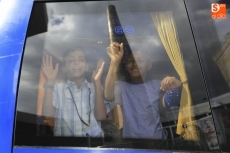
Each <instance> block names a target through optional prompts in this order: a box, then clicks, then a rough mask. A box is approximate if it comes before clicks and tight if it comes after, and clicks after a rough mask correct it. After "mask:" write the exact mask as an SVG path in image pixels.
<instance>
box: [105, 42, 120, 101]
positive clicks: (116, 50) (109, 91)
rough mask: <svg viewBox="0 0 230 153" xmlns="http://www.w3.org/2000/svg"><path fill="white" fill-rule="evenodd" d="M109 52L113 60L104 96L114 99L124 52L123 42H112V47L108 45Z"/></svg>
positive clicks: (107, 98)
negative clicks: (117, 75)
mask: <svg viewBox="0 0 230 153" xmlns="http://www.w3.org/2000/svg"><path fill="white" fill-rule="evenodd" d="M107 54H108V55H109V57H110V59H111V62H110V67H109V71H108V74H107V77H106V80H105V90H104V97H105V99H106V100H110V101H111V100H114V88H115V81H116V73H117V70H118V67H119V64H120V62H121V59H122V57H123V54H124V50H123V43H121V44H119V43H116V42H114V43H112V44H111V45H110V47H107Z"/></svg>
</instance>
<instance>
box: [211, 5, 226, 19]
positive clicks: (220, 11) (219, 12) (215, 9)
mask: <svg viewBox="0 0 230 153" xmlns="http://www.w3.org/2000/svg"><path fill="white" fill-rule="evenodd" d="M226 16H227V13H226V4H218V3H212V6H211V17H212V18H213V19H224V18H226Z"/></svg>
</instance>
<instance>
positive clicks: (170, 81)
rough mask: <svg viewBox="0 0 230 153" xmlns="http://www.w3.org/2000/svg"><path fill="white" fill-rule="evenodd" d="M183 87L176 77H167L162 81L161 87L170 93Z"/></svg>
mask: <svg viewBox="0 0 230 153" xmlns="http://www.w3.org/2000/svg"><path fill="white" fill-rule="evenodd" d="M181 85H182V83H181V81H180V80H178V79H176V78H175V77H169V76H167V77H165V78H164V79H163V80H162V81H161V87H160V89H161V90H163V91H166V92H169V91H170V90H171V89H173V88H178V87H180V86H181Z"/></svg>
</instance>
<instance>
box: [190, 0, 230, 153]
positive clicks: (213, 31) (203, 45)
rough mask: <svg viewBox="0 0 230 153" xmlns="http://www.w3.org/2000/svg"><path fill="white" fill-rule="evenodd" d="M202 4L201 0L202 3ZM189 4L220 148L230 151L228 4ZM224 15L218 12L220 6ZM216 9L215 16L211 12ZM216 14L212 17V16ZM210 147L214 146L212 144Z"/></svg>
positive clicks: (215, 0) (213, 1)
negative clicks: (229, 143) (229, 142)
mask: <svg viewBox="0 0 230 153" xmlns="http://www.w3.org/2000/svg"><path fill="white" fill-rule="evenodd" d="M199 2H200V1H199ZM197 3H198V1H196V0H195V1H186V6H187V8H188V14H189V16H190V19H191V25H192V28H193V29H194V31H193V32H194V37H195V40H197V41H196V44H197V48H198V53H199V56H200V59H201V64H202V69H203V71H204V77H205V81H206V85H207V91H208V95H209V98H210V99H209V100H210V102H211V107H212V113H213V119H214V121H215V125H216V130H217V136H218V138H219V143H220V144H221V149H222V150H223V151H226V152H229V151H230V148H229V145H228V143H227V142H228V141H229V138H230V135H229V132H228V131H229V124H228V122H229V117H228V116H229V60H228V59H229V42H230V41H229V40H230V39H229V38H230V37H229V24H230V18H229V15H230V14H229V13H230V12H229V5H230V3H229V1H225V0H207V1H202V3H200V4H199V5H197ZM218 6H220V7H219V8H220V9H221V10H223V12H219V11H217V12H216V11H215V7H218ZM211 9H214V13H212V10H211ZM211 14H213V16H211ZM209 146H211V145H209Z"/></svg>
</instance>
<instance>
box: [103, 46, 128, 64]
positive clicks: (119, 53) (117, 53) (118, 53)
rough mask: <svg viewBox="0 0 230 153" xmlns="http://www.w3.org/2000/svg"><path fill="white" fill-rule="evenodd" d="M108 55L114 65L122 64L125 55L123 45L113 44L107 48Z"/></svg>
mask: <svg viewBox="0 0 230 153" xmlns="http://www.w3.org/2000/svg"><path fill="white" fill-rule="evenodd" d="M107 54H108V55H109V57H110V59H111V62H113V63H114V64H120V61H121V59H122V57H123V54H124V49H123V43H121V44H119V43H117V42H113V43H112V44H110V46H109V47H107Z"/></svg>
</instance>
